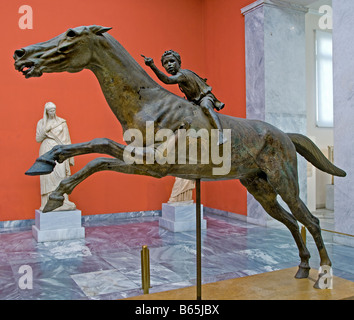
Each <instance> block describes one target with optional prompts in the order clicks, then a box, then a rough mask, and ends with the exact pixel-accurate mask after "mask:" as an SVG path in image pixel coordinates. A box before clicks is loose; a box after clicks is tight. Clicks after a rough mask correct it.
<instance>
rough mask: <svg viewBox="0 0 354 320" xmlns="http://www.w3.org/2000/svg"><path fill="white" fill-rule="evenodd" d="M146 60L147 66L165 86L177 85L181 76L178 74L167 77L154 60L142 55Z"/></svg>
mask: <svg viewBox="0 0 354 320" xmlns="http://www.w3.org/2000/svg"><path fill="white" fill-rule="evenodd" d="M141 56H142V57H143V58H144V62H145V64H146V65H147V66H149V67H150V68H151V70H152V71H154V73H155V74H156V76H157V77H158V78H159V79H160V80H161V81H162V82H163V83H165V84H177V83H178V80H179V78H180V76H181V75H180V74H176V75H173V76H170V77H169V76H167V75H166V74H165V73H163V72H162V71H160V70H159V69H158V68H157V67H156V65H155V63H154V60H153V59H152V58H148V57H145V56H144V55H141Z"/></svg>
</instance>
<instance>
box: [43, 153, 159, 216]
mask: <svg viewBox="0 0 354 320" xmlns="http://www.w3.org/2000/svg"><path fill="white" fill-rule="evenodd" d="M156 169H157V168H156V166H154V165H131V164H126V163H125V162H124V161H122V160H119V159H114V158H96V159H94V160H92V161H90V162H89V163H88V164H87V165H86V166H85V167H83V168H82V169H81V170H79V171H78V172H76V173H75V174H73V175H72V176H70V177H68V178H65V179H63V180H62V181H61V182H60V184H59V186H58V187H57V188H56V189H55V190H54V191H53V192H52V193H51V194H50V196H49V199H48V202H47V204H46V205H45V207H44V209H43V212H48V211H53V210H54V209H56V208H59V207H61V206H62V205H63V202H64V194H65V193H66V194H71V192H72V191H73V190H74V188H75V187H76V186H77V185H78V184H80V183H81V182H82V181H84V180H85V179H86V178H88V177H89V176H90V175H92V174H94V173H95V172H99V171H104V170H110V171H117V172H122V173H127V174H139V175H145V176H152V177H155V178H161V177H163V175H161V173H160V172H159V173H157V172H156Z"/></svg>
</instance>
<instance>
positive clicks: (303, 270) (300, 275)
mask: <svg viewBox="0 0 354 320" xmlns="http://www.w3.org/2000/svg"><path fill="white" fill-rule="evenodd" d="M310 269H311V268H310V267H299V270H298V271H297V272H296V275H295V278H296V279H304V278H308V276H309V274H310Z"/></svg>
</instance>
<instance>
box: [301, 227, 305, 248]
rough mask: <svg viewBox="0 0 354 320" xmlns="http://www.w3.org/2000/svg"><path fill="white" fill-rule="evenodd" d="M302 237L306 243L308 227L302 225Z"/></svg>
mask: <svg viewBox="0 0 354 320" xmlns="http://www.w3.org/2000/svg"><path fill="white" fill-rule="evenodd" d="M301 237H302V240H303V241H304V244H305V245H306V228H305V227H304V226H302V227H301Z"/></svg>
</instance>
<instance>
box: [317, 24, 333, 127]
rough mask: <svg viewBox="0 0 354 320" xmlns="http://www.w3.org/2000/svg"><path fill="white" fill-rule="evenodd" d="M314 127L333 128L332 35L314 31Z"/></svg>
mask: <svg viewBox="0 0 354 320" xmlns="http://www.w3.org/2000/svg"><path fill="white" fill-rule="evenodd" d="M316 125H317V126H318V127H328V128H330V127H333V66H332V34H331V33H329V32H325V31H321V30H316Z"/></svg>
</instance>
